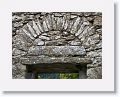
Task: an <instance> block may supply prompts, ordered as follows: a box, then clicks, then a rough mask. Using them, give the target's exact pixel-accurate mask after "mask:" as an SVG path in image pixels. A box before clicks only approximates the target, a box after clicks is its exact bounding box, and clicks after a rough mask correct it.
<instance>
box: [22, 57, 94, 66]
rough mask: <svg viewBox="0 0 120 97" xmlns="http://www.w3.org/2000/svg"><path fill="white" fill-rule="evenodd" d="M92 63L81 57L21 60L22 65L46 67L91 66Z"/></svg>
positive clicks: (29, 58)
mask: <svg viewBox="0 0 120 97" xmlns="http://www.w3.org/2000/svg"><path fill="white" fill-rule="evenodd" d="M91 62H92V61H91V60H90V59H89V58H80V57H28V58H21V63H22V64H24V65H34V64H38V65H44V64H65V65H66V64H82V65H86V64H90V63H91Z"/></svg>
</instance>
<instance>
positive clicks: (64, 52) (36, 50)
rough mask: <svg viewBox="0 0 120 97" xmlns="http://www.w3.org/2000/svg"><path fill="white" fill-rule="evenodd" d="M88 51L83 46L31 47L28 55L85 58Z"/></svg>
mask: <svg viewBox="0 0 120 97" xmlns="http://www.w3.org/2000/svg"><path fill="white" fill-rule="evenodd" d="M85 54H86V51H85V49H84V47H82V46H36V47H31V48H30V49H29V51H28V55H46V56H84V55H85Z"/></svg>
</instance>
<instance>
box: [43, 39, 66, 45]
mask: <svg viewBox="0 0 120 97" xmlns="http://www.w3.org/2000/svg"><path fill="white" fill-rule="evenodd" d="M66 43H67V42H66V41H65V39H58V40H51V41H46V42H45V45H46V46H63V45H66Z"/></svg>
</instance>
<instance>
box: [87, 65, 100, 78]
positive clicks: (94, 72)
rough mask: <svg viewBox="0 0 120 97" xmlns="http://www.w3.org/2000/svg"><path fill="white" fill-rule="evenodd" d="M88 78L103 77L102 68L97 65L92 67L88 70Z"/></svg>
mask: <svg viewBox="0 0 120 97" xmlns="http://www.w3.org/2000/svg"><path fill="white" fill-rule="evenodd" d="M87 74H88V75H87V76H88V79H101V78H102V68H101V67H96V68H90V69H88V71H87Z"/></svg>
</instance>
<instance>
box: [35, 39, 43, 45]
mask: <svg viewBox="0 0 120 97" xmlns="http://www.w3.org/2000/svg"><path fill="white" fill-rule="evenodd" d="M44 44H45V43H44V41H42V40H41V39H36V40H35V41H34V45H36V46H41V45H44Z"/></svg>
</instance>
